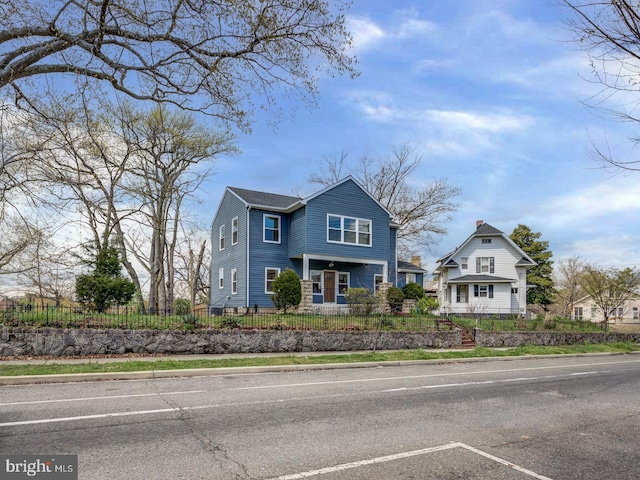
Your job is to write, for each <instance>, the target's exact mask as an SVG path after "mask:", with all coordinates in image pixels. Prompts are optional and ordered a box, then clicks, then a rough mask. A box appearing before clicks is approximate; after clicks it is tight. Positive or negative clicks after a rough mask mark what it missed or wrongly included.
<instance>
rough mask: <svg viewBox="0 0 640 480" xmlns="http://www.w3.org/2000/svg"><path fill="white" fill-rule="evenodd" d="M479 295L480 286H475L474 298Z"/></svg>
mask: <svg viewBox="0 0 640 480" xmlns="http://www.w3.org/2000/svg"><path fill="white" fill-rule="evenodd" d="M478 295H479V293H478V285H474V286H473V296H474V297H477V296H478Z"/></svg>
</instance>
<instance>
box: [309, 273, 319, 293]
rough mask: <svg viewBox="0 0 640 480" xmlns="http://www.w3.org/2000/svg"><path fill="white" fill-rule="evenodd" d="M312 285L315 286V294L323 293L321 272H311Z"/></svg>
mask: <svg viewBox="0 0 640 480" xmlns="http://www.w3.org/2000/svg"><path fill="white" fill-rule="evenodd" d="M309 275H310V276H311V283H312V285H313V293H322V272H321V271H320V270H311V272H309Z"/></svg>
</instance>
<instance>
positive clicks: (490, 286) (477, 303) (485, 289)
mask: <svg viewBox="0 0 640 480" xmlns="http://www.w3.org/2000/svg"><path fill="white" fill-rule="evenodd" d="M534 265H536V263H535V262H534V261H533V260H532V259H531V257H529V256H528V255H527V254H526V253H525V252H524V251H523V250H522V249H521V248H520V247H518V245H516V244H515V243H514V242H513V240H511V239H510V238H509V236H507V235H505V234H504V233H503V232H501V231H500V230H498V229H497V228H494V227H492V226H491V225H489V224H488V223H484V222H483V221H482V220H478V221H477V222H476V229H475V231H474V232H473V233H472V234H471V235H470V236H469V237H468V238H467V239H466V240H465V241H464V242H462V244H460V246H458V247H457V248H456V249H455V250H453V251H452V252H451V253H448V254H447V255H445V256H444V257H442V258H440V259H439V260H438V261H437V267H436V269H435V271H434V275H436V276H437V279H438V303H439V304H440V311H441V313H446V314H449V313H452V314H476V315H486V314H491V315H495V314H498V315H507V314H517V315H521V316H524V315H526V308H527V269H528V268H530V267H532V266H534Z"/></svg>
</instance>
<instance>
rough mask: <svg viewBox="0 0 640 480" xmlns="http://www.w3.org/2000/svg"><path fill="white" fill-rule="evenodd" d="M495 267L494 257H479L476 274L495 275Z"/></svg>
mask: <svg viewBox="0 0 640 480" xmlns="http://www.w3.org/2000/svg"><path fill="white" fill-rule="evenodd" d="M494 265H495V262H494V257H477V258H476V273H493V272H494V268H495V267H494Z"/></svg>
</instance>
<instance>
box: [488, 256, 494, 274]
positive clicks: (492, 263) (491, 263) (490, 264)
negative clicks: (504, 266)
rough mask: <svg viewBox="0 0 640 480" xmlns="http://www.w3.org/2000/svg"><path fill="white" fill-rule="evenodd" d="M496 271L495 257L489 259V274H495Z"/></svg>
mask: <svg viewBox="0 0 640 480" xmlns="http://www.w3.org/2000/svg"><path fill="white" fill-rule="evenodd" d="M494 271H495V261H494V257H491V258H489V272H490V273H494Z"/></svg>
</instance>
